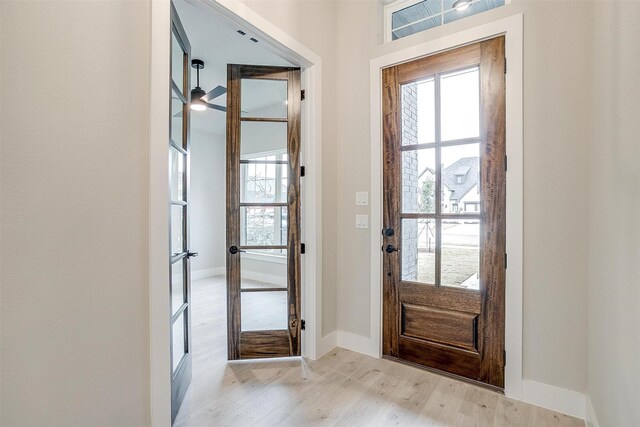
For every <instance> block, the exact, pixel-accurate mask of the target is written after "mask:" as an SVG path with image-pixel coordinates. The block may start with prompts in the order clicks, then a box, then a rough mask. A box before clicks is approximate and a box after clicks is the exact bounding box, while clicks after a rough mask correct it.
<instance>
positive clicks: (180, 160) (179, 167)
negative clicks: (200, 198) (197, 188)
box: [169, 147, 185, 201]
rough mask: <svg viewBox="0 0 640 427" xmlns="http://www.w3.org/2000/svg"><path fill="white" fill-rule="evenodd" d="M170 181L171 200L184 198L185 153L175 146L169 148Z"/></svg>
mask: <svg viewBox="0 0 640 427" xmlns="http://www.w3.org/2000/svg"><path fill="white" fill-rule="evenodd" d="M169 162H170V168H169V174H170V176H169V182H170V184H171V200H175V201H178V200H180V201H182V200H184V187H183V186H184V165H185V155H184V154H182V153H181V152H180V151H178V150H176V149H175V148H173V147H171V148H170V149H169Z"/></svg>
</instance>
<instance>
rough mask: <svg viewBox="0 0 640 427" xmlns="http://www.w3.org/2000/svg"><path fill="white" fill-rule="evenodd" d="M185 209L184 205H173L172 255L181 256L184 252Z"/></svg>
mask: <svg viewBox="0 0 640 427" xmlns="http://www.w3.org/2000/svg"><path fill="white" fill-rule="evenodd" d="M183 216H184V208H183V206H182V205H171V253H172V254H173V255H179V254H181V253H182V252H184V228H183V223H184V218H183Z"/></svg>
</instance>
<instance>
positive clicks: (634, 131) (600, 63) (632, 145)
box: [588, 2, 640, 426]
mask: <svg viewBox="0 0 640 427" xmlns="http://www.w3.org/2000/svg"><path fill="white" fill-rule="evenodd" d="M639 16H640V3H637V2H607V3H598V4H596V7H595V10H594V14H593V21H592V25H593V30H594V36H593V41H594V50H593V62H592V64H591V65H592V69H593V77H592V79H591V82H590V83H591V84H590V85H589V86H588V89H589V90H590V91H592V106H593V112H592V116H591V120H590V124H591V126H590V129H591V130H592V131H593V138H592V140H591V144H590V147H589V153H590V158H589V199H590V204H589V217H590V218H589V395H590V397H591V402H592V404H593V408H594V410H595V413H596V415H597V418H598V421H599V422H600V425H601V426H637V425H640V406H639V405H638V397H640V365H639V361H640V341H639V338H640V168H639V167H638V166H639V165H640V144H639V141H638V135H640V122H639V121H638V118H639V117H640V101H639V100H640V85H639V84H638V76H640V51H639V50H638V45H637V40H640V23H639V22H640V21H638V17H639Z"/></svg>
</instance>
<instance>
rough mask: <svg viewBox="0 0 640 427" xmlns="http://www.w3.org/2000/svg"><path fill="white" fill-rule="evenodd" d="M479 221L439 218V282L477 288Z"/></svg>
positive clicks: (444, 284)
mask: <svg viewBox="0 0 640 427" xmlns="http://www.w3.org/2000/svg"><path fill="white" fill-rule="evenodd" d="M479 265H480V222H479V221H478V220H470V221H468V220H465V221H459V220H442V267H441V275H442V279H441V285H442V286H452V287H457V288H465V289H473V290H478V289H480V281H479V278H478V271H479Z"/></svg>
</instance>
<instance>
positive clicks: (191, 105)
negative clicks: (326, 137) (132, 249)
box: [150, 0, 321, 422]
mask: <svg viewBox="0 0 640 427" xmlns="http://www.w3.org/2000/svg"><path fill="white" fill-rule="evenodd" d="M165 5H166V6H167V9H168V6H169V4H168V3H166V4H165ZM170 6H171V15H170V16H169V13H168V12H169V11H168V10H163V11H162V12H157V9H156V12H157V13H155V14H154V19H153V22H154V28H156V27H159V26H161V22H160V21H161V19H165V18H166V20H167V21H168V20H169V19H170V20H171V23H172V25H171V28H172V36H171V41H170V43H169V44H170V46H169V49H168V50H169V51H170V52H171V54H170V55H169V56H170V57H169V58H167V59H169V61H168V62H169V63H170V67H169V69H168V70H167V71H168V72H167V73H166V74H168V75H169V76H170V79H171V80H170V81H171V95H170V103H169V104H170V109H169V115H167V113H166V112H164V123H167V117H169V120H168V121H169V124H170V126H169V131H168V135H167V136H166V137H165V138H166V139H168V140H169V142H170V145H169V151H168V153H167V151H166V148H165V151H164V152H165V159H166V160H165V161H164V165H165V166H164V170H165V171H167V169H168V176H167V174H166V172H165V175H164V189H163V188H162V186H163V185H162V184H161V183H160V182H159V181H160V179H158V182H156V180H154V179H153V176H154V173H153V167H152V185H151V187H152V189H151V193H152V196H151V198H152V201H151V204H152V206H153V205H154V200H155V201H161V199H163V198H164V199H165V201H166V205H165V206H167V205H169V206H171V208H170V209H169V215H168V216H165V217H164V223H165V224H166V226H165V227H166V228H165V230H167V229H168V230H169V233H168V236H167V234H166V232H165V233H164V236H160V235H158V234H159V233H157V234H156V233H153V232H152V235H151V247H152V248H154V249H153V250H152V251H151V252H152V253H151V264H152V267H151V269H152V270H151V280H152V286H151V300H152V305H151V307H152V327H151V329H152V330H151V338H152V373H151V375H152V383H153V384H154V396H155V397H154V399H153V401H152V411H153V416H154V419H159V420H164V419H166V417H167V415H168V414H167V412H166V408H167V406H168V405H167V403H168V402H167V397H169V396H170V398H171V400H172V405H171V407H172V413H171V419H172V420H174V419H175V420H176V422H178V421H179V420H180V419H183V418H184V417H186V416H189V414H191V413H192V412H193V411H194V409H196V406H197V405H198V399H199V398H200V397H201V396H202V391H203V390H207V389H209V390H211V389H216V388H217V384H218V383H219V382H220V381H221V380H222V381H224V378H227V377H228V376H229V375H232V376H233V365H230V364H228V363H227V362H228V360H234V359H238V358H257V357H260V358H263V357H278V356H299V355H301V354H303V355H305V356H308V357H311V358H315V337H316V330H317V328H318V326H319V325H321V321H318V320H316V319H317V316H316V313H317V310H316V307H317V306H320V301H319V299H318V298H317V293H316V283H317V282H319V271H318V270H319V269H317V268H316V265H320V262H318V261H319V255H320V253H321V251H320V247H321V246H320V244H321V241H320V238H319V225H318V224H319V217H320V215H319V211H320V209H319V207H320V206H319V203H317V201H318V200H319V196H320V174H319V170H320V169H319V161H316V159H319V158H320V156H321V152H320V144H319V136H320V132H319V126H314V124H315V123H317V122H319V120H318V117H319V96H318V99H317V100H316V101H314V102H307V103H306V106H305V107H304V108H301V99H300V93H301V86H302V85H304V86H303V87H305V89H306V92H307V99H308V98H310V97H311V98H312V99H313V94H314V93H318V94H319V93H320V90H319V88H320V83H319V79H316V78H315V76H316V75H319V73H320V61H319V58H318V57H317V56H316V55H315V54H313V52H310V51H308V50H307V49H306V48H304V47H303V46H301V45H299V44H297V43H296V42H295V41H293V40H290V39H288V38H287V37H286V36H283V35H282V34H278V31H276V30H275V27H273V28H271V27H269V25H262V24H264V23H261V22H260V20H256V17H255V16H253V15H251V13H250V11H249V10H248V9H246V8H245V7H243V6H242V5H230V6H229V7H228V8H227V7H225V6H222V5H220V4H218V3H213V2H208V1H204V0H173V1H171V4H170ZM256 21H257V22H256ZM165 28H166V27H165ZM174 29H175V31H174ZM165 31H166V30H165ZM158 33H160V31H158ZM165 34H166V33H165ZM165 37H166V35H165ZM154 44H156V41H155V39H154ZM160 62H161V61H157V63H160ZM154 63H155V62H154ZM229 64H245V65H242V66H235V67H236V68H238V67H239V68H238V69H240V70H244V71H246V70H247V69H250V70H251V73H249V74H251V75H250V76H248V75H245V76H244V78H243V79H240V80H236V83H237V84H236V85H235V86H236V87H235V89H234V85H233V84H232V80H233V79H231V77H230V76H231V74H232V73H233V72H232V71H231V70H232V68H233V67H234V66H233V65H229ZM243 67H244V68H243ZM282 70H286V72H288V74H287V76H286V77H285V78H284V79H282V78H281V76H280V75H279V74H278V71H282ZM285 74H286V73H285ZM152 75H154V71H153V70H152ZM163 77H164V80H165V82H166V79H167V75H165V76H163ZM158 79H160V77H158ZM283 83H284V86H283ZM158 87H160V85H158ZM282 87H284V96H282V93H283V92H282V90H280V89H282ZM165 88H166V83H165ZM158 93H159V92H158ZM164 94H165V95H164V96H163V97H164V99H165V100H166V99H167V98H166V89H165V92H164ZM310 95H311V96H310ZM157 98H158V99H160V96H159V95H158V97H157ZM194 100H195V101H196V102H193V101H194ZM164 102H166V101H164ZM152 105H156V103H155V102H154V92H153V90H152ZM165 105H166V104H165ZM234 106H237V108H235V107H234ZM234 108H235V109H237V111H234ZM282 109H284V111H285V115H284V116H281V115H279V111H282ZM227 110H229V112H232V113H233V114H235V113H237V114H236V116H237V119H238V120H237V124H238V126H237V129H236V131H235V133H236V134H237V135H241V137H239V138H236V141H234V137H233V134H234V131H230V130H229V127H230V121H231V120H230V117H231V114H229V113H228V112H227ZM158 111H160V109H158ZM156 116H158V117H157V121H159V120H160V119H159V114H158V115H154V111H152V118H154V117H156ZM234 117H235V116H234ZM318 124H319V123H318ZM249 128H251V129H249ZM283 129H284V131H283ZM301 129H302V131H301ZM156 131H157V130H156V129H154V128H153V127H152V138H153V135H154V132H156ZM157 133H158V134H160V133H161V132H159V131H157ZM166 139H165V140H166ZM234 145H235V148H230V147H232V146H234ZM233 150H236V152H235V153H234V152H233ZM167 154H168V155H167ZM152 158H153V150H152ZM230 159H231V163H232V167H229V161H230ZM158 163H159V162H158ZM167 164H168V165H169V167H168V168H167V167H166V165H167ZM302 165H305V166H306V170H307V173H306V175H305V179H304V180H302V179H301V177H300V175H301V166H302ZM230 172H231V174H232V175H234V176H236V177H237V180H235V182H231V183H230V180H229V177H228V175H229V174H230ZM157 177H158V178H162V177H160V174H157ZM167 178H168V180H169V183H170V185H169V186H168V187H167V185H166V182H167ZM294 183H295V185H293V184H294ZM293 187H295V190H296V191H295V192H297V194H293V193H292V188H293ZM154 189H155V190H154ZM167 190H168V191H167ZM301 190H304V192H302V191H301ZM295 192H294V193H295ZM162 193H164V194H162ZM154 194H156V195H158V197H156V198H155V199H154ZM230 194H233V195H234V197H235V198H236V199H237V201H238V202H239V203H237V204H235V205H234V204H233V203H230V200H231V201H232V200H233V197H231V198H230V197H229V196H230ZM156 204H157V205H158V206H159V205H160V203H156ZM232 205H233V206H232ZM306 206H308V207H309V208H308V210H307V209H305V207H306ZM178 210H179V211H180V212H179V213H178ZM305 211H306V212H305ZM154 212H159V211H155V210H153V209H152V210H151V213H150V216H151V223H152V228H153V224H154V222H155V223H157V224H159V223H161V222H162V219H160V218H159V215H155V214H154ZM164 212H165V213H166V212H167V210H164ZM174 212H175V214H174ZM230 212H231V213H232V215H233V217H234V218H233V220H231V219H230V217H231V215H230ZM307 212H308V213H309V214H308V215H306V213H307ZM160 228H162V227H159V229H160ZM230 230H232V233H231V236H230ZM167 237H168V239H167ZM302 238H308V239H309V240H307V241H306V242H305V244H306V254H305V257H304V258H302V257H301V256H300V255H301V253H302V245H301V241H302ZM230 239H231V240H230ZM154 241H156V242H159V245H158V246H156V245H154V244H153V242H154ZM230 242H231V243H230ZM162 245H166V247H167V248H168V249H169V254H170V256H169V257H167V256H166V252H164V254H162V258H163V259H162V260H160V252H162V251H156V250H155V248H158V247H160V246H162ZM292 260H293V261H294V262H292ZM154 264H157V265H160V264H164V266H166V267H164V268H162V269H160V268H159V269H157V274H156V275H155V276H154V271H155V269H154ZM174 265H179V266H180V267H181V269H178V268H174ZM169 266H171V268H169ZM161 270H164V272H163V274H162V275H163V276H165V278H164V280H163V281H166V282H165V283H166V286H165V287H164V289H162V290H163V291H164V292H162V293H164V295H161V293H160V292H157V291H158V289H159V288H160V287H161V286H162V283H159V282H160V281H159V280H154V277H155V278H158V277H159V276H160V271H161ZM167 271H169V272H170V274H167V273H166V272H167ZM235 278H237V279H238V280H237V283H235V284H234V283H233V282H234V281H235ZM167 289H169V290H170V292H168V293H167V292H166V290H167ZM230 289H231V290H232V292H229V290H230ZM234 289H236V290H237V293H236V295H235V296H236V297H238V298H237V299H238V301H237V305H236V307H235V308H233V307H232V304H231V300H232V299H233V296H230V295H231V294H232V293H233V290H234ZM292 289H293V290H295V292H293V291H292ZM159 294H160V295H159ZM167 294H168V295H167ZM282 296H284V299H283V298H282ZM165 298H166V299H165ZM154 300H155V301H156V302H159V304H154ZM292 301H294V302H295V304H292ZM166 307H169V309H167V308H166ZM176 307H178V311H176V310H175V308H176ZM228 307H231V309H228ZM292 307H293V308H292ZM167 312H169V313H167ZM240 312H241V313H242V315H241V316H240ZM292 313H293V315H292ZM167 314H169V318H168V319H167ZM303 315H305V317H306V319H305V320H306V321H307V322H308V323H307V324H310V326H311V327H309V328H307V330H306V332H305V334H304V335H303V334H302V333H301V330H302V329H303V328H302V325H303V319H302V316H303ZM176 316H179V317H180V318H179V319H178V321H176ZM236 317H237V318H238V320H239V321H238V322H237V324H234V322H229V321H228V319H232V318H234V319H235V318H236ZM154 319H155V320H157V322H155V321H154ZM167 321H170V322H171V325H172V326H174V325H183V326H184V327H183V328H178V329H179V330H178V329H176V328H175V327H172V328H167V327H166V326H165V325H167ZM160 325H162V326H160ZM228 325H229V327H228ZM233 328H236V331H237V337H238V338H239V340H237V341H238V343H234V342H233V341H234V340H233V339H230V336H231V335H232V330H233ZM167 329H169V330H167ZM291 331H294V332H295V333H294V334H293V335H292V336H291V337H289V336H288V337H287V347H288V351H286V352H285V351H284V350H283V349H282V348H277V347H278V345H280V344H282V342H280V341H283V340H282V339H281V338H283V337H281V335H283V333H282V332H284V333H290V332H291ZM245 332H247V333H245ZM273 332H276V333H275V334H274V333H273ZM254 335H255V336H254ZM274 336H276V338H277V341H278V342H277V343H276V342H271V343H270V342H267V341H269V340H268V339H266V338H265V337H267V338H269V337H271V338H273V337H274ZM167 338H168V339H167ZM265 340H266V341H265ZM163 341H164V342H168V344H169V345H168V347H169V348H171V351H170V352H169V354H167V352H166V348H167V347H165V345H163V343H162V342H163ZM283 342H284V341H283ZM243 343H244V347H243ZM234 344H238V350H239V353H238V354H237V355H234V354H232V352H231V350H230V349H231V348H232V347H233V346H234ZM280 347H282V346H280ZM243 348H244V353H243ZM274 348H275V349H276V350H278V351H273V350H274ZM247 349H250V351H247ZM256 349H258V351H256ZM281 350H282V351H281ZM235 356H239V357H235ZM167 361H168V363H166V362H167ZM297 363H300V362H299V361H298V362H297ZM167 367H168V368H169V369H167ZM167 370H170V372H171V375H170V376H169V377H167V375H166V371H167ZM174 385H176V386H175V387H174ZM192 390H196V392H195V393H192V394H193V395H194V396H195V398H191V399H190V391H192ZM183 399H184V401H183ZM182 402H184V404H182V405H181V403H182ZM200 403H201V402H200Z"/></svg>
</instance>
